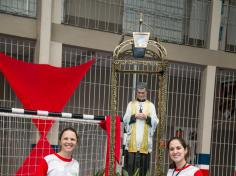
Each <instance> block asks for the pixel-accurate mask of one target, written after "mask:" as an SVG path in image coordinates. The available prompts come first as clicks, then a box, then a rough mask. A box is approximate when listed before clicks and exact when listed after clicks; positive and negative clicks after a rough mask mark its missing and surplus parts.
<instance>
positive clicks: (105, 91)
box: [63, 45, 202, 173]
mask: <svg viewBox="0 0 236 176" xmlns="http://www.w3.org/2000/svg"><path fill="white" fill-rule="evenodd" d="M91 58H96V59H97V61H96V63H95V64H94V65H93V67H92V68H91V69H90V70H89V72H88V73H87V74H86V76H85V77H84V79H83V80H82V81H81V83H80V85H79V87H78V89H77V90H76V92H75V93H74V95H73V97H71V99H70V101H69V103H68V105H67V106H66V109H67V110H68V111H69V112H73V113H78V112H80V113H91V114H97V113H103V114H104V113H105V115H107V113H109V112H110V105H109V103H110V94H111V83H110V79H111V61H112V57H111V53H104V52H100V51H96V50H88V49H83V48H79V47H77V48H76V47H71V46H67V45H64V46H63V66H72V65H78V64H81V63H84V62H86V61H87V60H89V59H91ZM201 73H202V67H201V66H198V65H187V64H177V63H170V66H169V71H168V105H167V119H166V124H167V127H166V130H165V132H164V133H165V134H166V136H165V138H164V139H163V140H165V141H167V140H168V139H169V138H171V137H173V136H175V135H176V133H178V132H180V131H182V135H183V137H184V139H185V140H186V141H187V142H188V143H189V145H190V146H191V157H190V160H189V161H190V162H191V163H193V164H194V163H196V158H195V154H196V152H195V150H196V143H197V139H196V133H197V128H198V119H199V116H198V104H199V100H200V82H201ZM132 78H133V77H132V75H130V74H125V75H123V74H120V75H119V76H118V84H119V87H118V95H119V102H118V112H117V113H118V114H119V115H121V116H122V115H124V113H125V110H126V105H127V104H128V102H129V101H130V100H131V98H132ZM137 80H139V81H145V82H148V92H149V93H148V99H149V100H151V101H152V102H154V104H157V96H156V94H157V92H156V90H157V89H158V77H157V76H155V75H154V76H153V75H152V76H149V75H147V74H141V75H137ZM81 92H82V93H81ZM154 143H155V142H154ZM154 153H155V151H154ZM153 156H155V155H154V154H153ZM164 156H165V158H164V164H165V168H163V172H164V173H165V172H166V170H167V167H168V164H169V159H168V156H167V151H164ZM154 167H155V159H154V158H152V169H154Z"/></svg>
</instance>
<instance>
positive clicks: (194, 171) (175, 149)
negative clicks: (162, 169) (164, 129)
mask: <svg viewBox="0 0 236 176" xmlns="http://www.w3.org/2000/svg"><path fill="white" fill-rule="evenodd" d="M167 148H168V150H169V156H170V159H171V160H172V161H173V163H172V164H171V165H170V169H169V170H168V173H167V176H186V175H189V176H203V175H202V173H201V171H200V169H199V168H197V167H195V166H192V165H191V164H188V163H187V158H188V155H189V148H188V146H187V144H186V142H185V141H184V139H182V138H180V137H174V138H172V139H170V140H169V142H168V144H167Z"/></svg>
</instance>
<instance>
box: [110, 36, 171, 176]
mask: <svg viewBox="0 0 236 176" xmlns="http://www.w3.org/2000/svg"><path fill="white" fill-rule="evenodd" d="M133 44H134V41H133V39H130V40H127V41H124V42H122V43H121V44H120V45H118V46H117V47H116V48H115V49H114V52H113V62H112V78H111V83H112V85H111V86H112V94H111V139H110V155H109V157H110V161H109V176H113V175H115V171H114V169H113V168H114V146H115V145H114V143H115V141H114V140H115V116H116V113H117V104H118V103H117V102H118V97H117V95H118V92H117V89H118V84H117V83H118V81H117V74H118V73H133V74H156V75H158V77H159V90H158V95H157V98H158V103H157V108H156V109H158V118H159V124H158V128H157V135H156V136H157V139H156V157H155V158H154V159H156V166H155V169H154V170H153V172H154V173H152V175H155V176H163V173H162V170H163V151H164V147H162V146H160V145H159V144H160V141H161V140H162V139H163V136H164V128H165V118H166V93H167V67H168V63H167V62H166V61H165V60H164V57H165V56H166V55H167V53H166V50H165V48H164V47H163V46H162V45H161V43H160V42H159V41H154V40H149V41H148V46H147V48H146V52H145V59H135V58H133V52H132V45H133ZM153 66H154V67H153Z"/></svg>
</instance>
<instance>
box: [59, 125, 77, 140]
mask: <svg viewBox="0 0 236 176" xmlns="http://www.w3.org/2000/svg"><path fill="white" fill-rule="evenodd" d="M65 131H72V132H74V133H75V135H76V139H77V141H78V139H79V136H78V134H77V131H76V130H75V129H74V128H72V127H67V128H64V129H63V130H62V131H61V133H60V134H59V141H60V140H61V137H62V135H63V133H64V132H65Z"/></svg>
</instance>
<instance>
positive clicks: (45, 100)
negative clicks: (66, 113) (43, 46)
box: [0, 53, 95, 175]
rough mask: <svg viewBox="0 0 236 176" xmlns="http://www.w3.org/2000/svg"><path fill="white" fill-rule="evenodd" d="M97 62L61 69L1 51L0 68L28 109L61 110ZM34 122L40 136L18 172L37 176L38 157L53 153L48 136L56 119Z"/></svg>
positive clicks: (36, 120)
mask: <svg viewBox="0 0 236 176" xmlns="http://www.w3.org/2000/svg"><path fill="white" fill-rule="evenodd" d="M94 61H95V60H94V59H93V60H90V61H88V62H87V63H85V64H82V65H79V66H75V67H70V68H58V67H53V66H50V65H47V64H33V63H27V62H23V61H19V60H16V59H13V58H11V57H9V56H6V55H4V54H2V53H0V70H1V71H2V73H3V75H4V76H5V77H6V79H7V81H8V82H9V84H10V86H11V88H12V89H13V90H14V92H15V93H16V95H17V97H18V98H19V99H20V101H21V102H22V104H23V106H24V108H25V109H31V110H46V111H53V112H61V111H62V110H63V108H64V106H65V104H66V103H67V101H68V100H69V98H70V96H71V95H72V94H73V92H74V90H75V89H76V87H77V86H78V85H79V82H80V81H81V80H82V79H83V77H84V75H85V74H86V72H87V71H88V70H89V68H90V67H91V65H92V64H93V63H94ZM33 123H34V124H35V126H36V127H37V128H38V130H39V132H40V134H41V139H40V140H39V143H38V144H37V145H36V146H35V147H34V149H33V150H32V151H31V153H30V156H28V157H27V159H26V160H25V162H24V164H23V165H22V166H21V167H20V168H19V170H18V171H17V174H22V175H34V172H35V169H36V166H37V164H38V161H39V158H42V157H43V156H46V155H48V154H49V153H51V152H53V150H52V148H51V146H50V144H49V142H48V141H47V138H46V135H47V133H48V131H49V130H50V128H51V126H52V124H53V123H54V122H53V121H52V120H38V119H33ZM45 147H46V148H47V149H45ZM31 163H34V165H32V164H31ZM35 164H36V165H35ZM29 171H30V172H29Z"/></svg>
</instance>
